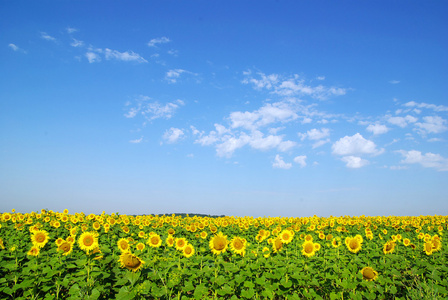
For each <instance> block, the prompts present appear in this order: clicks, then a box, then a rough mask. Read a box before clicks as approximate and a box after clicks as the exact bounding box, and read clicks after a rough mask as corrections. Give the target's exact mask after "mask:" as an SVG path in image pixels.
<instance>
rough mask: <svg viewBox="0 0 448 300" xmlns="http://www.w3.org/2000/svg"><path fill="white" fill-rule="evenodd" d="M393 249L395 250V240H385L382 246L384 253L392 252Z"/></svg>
mask: <svg viewBox="0 0 448 300" xmlns="http://www.w3.org/2000/svg"><path fill="white" fill-rule="evenodd" d="M394 250H395V242H393V241H389V242H386V243H385V244H384V246H383V253H384V254H390V253H393V252H394Z"/></svg>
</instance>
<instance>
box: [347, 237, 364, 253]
mask: <svg viewBox="0 0 448 300" xmlns="http://www.w3.org/2000/svg"><path fill="white" fill-rule="evenodd" d="M345 245H346V246H347V249H348V250H349V251H350V252H352V253H358V252H359V250H361V247H362V237H361V236H360V235H357V236H355V237H346V238H345Z"/></svg>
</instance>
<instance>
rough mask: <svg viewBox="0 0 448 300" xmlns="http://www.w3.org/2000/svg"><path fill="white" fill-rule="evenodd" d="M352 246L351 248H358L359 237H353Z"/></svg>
mask: <svg viewBox="0 0 448 300" xmlns="http://www.w3.org/2000/svg"><path fill="white" fill-rule="evenodd" d="M350 248H351V249H356V248H358V240H357V239H352V240H351V241H350Z"/></svg>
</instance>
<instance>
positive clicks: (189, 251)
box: [185, 247, 192, 255]
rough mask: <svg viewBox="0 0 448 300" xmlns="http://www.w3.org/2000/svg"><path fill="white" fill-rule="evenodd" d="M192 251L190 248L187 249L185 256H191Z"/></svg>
mask: <svg viewBox="0 0 448 300" xmlns="http://www.w3.org/2000/svg"><path fill="white" fill-rule="evenodd" d="M191 252H192V249H191V248H190V247H187V248H185V254H187V255H189V254H191Z"/></svg>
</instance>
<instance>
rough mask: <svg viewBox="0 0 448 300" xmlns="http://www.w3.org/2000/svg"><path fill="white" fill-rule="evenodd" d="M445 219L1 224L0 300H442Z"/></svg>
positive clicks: (33, 217) (48, 217)
mask: <svg viewBox="0 0 448 300" xmlns="http://www.w3.org/2000/svg"><path fill="white" fill-rule="evenodd" d="M447 226H448V217H447V216H419V217H395V216H390V217H366V216H360V217H348V216H344V217H329V218H322V217H317V216H313V217H307V218H283V217H275V218H271V217H264V218H253V217H218V218H212V217H198V216H193V217H189V216H186V217H181V216H176V215H162V216H157V215H155V216H154V215H141V216H130V215H120V214H110V215H108V214H105V213H102V214H101V215H95V214H89V215H86V214H84V213H75V214H70V213H69V212H68V211H67V210H65V211H64V212H61V213H60V212H53V211H47V210H42V211H40V212H37V213H36V212H32V213H27V214H22V213H16V212H15V211H12V212H11V213H9V212H5V213H2V214H0V298H1V299H445V298H448V266H447V265H448V251H447V249H448V245H447V242H446V241H447V239H446V238H444V233H445V232H446V230H447Z"/></svg>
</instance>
